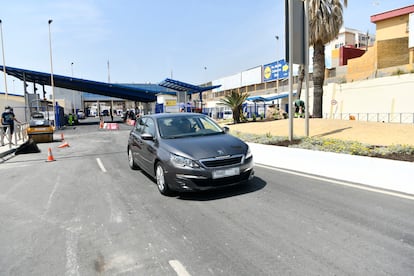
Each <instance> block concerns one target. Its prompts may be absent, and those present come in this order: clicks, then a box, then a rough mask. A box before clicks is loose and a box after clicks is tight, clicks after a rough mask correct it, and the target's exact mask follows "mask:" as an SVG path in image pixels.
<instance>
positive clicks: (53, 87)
mask: <svg viewBox="0 0 414 276" xmlns="http://www.w3.org/2000/svg"><path fill="white" fill-rule="evenodd" d="M52 22H53V20H52V19H49V21H48V24H49V49H50V85H51V87H52V102H53V104H52V105H53V117H54V120H55V127H59V125H58V120H57V115H56V107H55V106H56V103H55V83H54V80H53V61H52V36H51V32H50V24H52Z"/></svg>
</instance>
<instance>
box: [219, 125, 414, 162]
mask: <svg viewBox="0 0 414 276" xmlns="http://www.w3.org/2000/svg"><path fill="white" fill-rule="evenodd" d="M227 126H228V127H229V128H230V130H231V131H238V132H241V133H251V134H259V135H272V136H282V137H283V136H285V137H288V136H289V120H275V121H258V122H248V123H241V124H230V125H227ZM293 134H294V137H301V136H302V137H304V136H306V135H305V120H304V119H294V121H293ZM309 136H310V137H315V138H318V137H319V138H326V139H328V138H333V139H339V140H343V141H357V142H360V143H363V144H368V145H371V147H387V146H390V145H411V146H414V125H413V124H393V123H375V122H361V121H342V120H329V119H310V120H309ZM300 143H301V139H296V138H295V139H293V140H292V141H289V140H288V139H286V140H280V141H277V142H273V143H272V145H275V146H284V147H288V146H290V145H297V144H300ZM371 156H372V157H377V158H385V159H392V160H400V161H409V162H414V155H413V154H404V153H389V154H385V155H380V154H373V155H371Z"/></svg>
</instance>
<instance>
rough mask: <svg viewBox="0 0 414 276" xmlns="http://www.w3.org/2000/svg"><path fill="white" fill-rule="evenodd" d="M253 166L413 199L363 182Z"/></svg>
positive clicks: (264, 166)
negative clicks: (355, 182) (351, 181)
mask: <svg viewBox="0 0 414 276" xmlns="http://www.w3.org/2000/svg"><path fill="white" fill-rule="evenodd" d="M255 166H258V167H262V168H266V169H270V170H275V171H280V172H284V173H289V174H294V175H299V176H303V177H307V178H311V179H316V180H320V181H324V182H330V183H334V184H338V185H342V186H347V187H352V188H356V189H360V190H365V191H370V192H374V193H379V194H384V195H390V196H395V197H399V198H404V199H409V200H414V196H411V195H407V194H402V193H398V192H392V191H387V190H382V189H378V188H375V187H368V186H364V185H363V184H361V185H359V184H352V183H349V182H344V181H341V180H334V179H329V178H324V177H319V176H314V175H309V174H306V173H300V172H295V171H290V170H285V169H280V168H275V167H272V166H267V165H261V164H255Z"/></svg>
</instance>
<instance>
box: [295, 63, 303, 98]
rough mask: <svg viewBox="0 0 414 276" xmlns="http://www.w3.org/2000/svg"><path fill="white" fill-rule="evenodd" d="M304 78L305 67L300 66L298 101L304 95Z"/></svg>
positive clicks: (297, 90)
mask: <svg viewBox="0 0 414 276" xmlns="http://www.w3.org/2000/svg"><path fill="white" fill-rule="evenodd" d="M304 78H305V67H304V66H303V64H300V65H299V68H298V86H297V89H296V98H297V99H300V95H301V94H302V83H303V79H304Z"/></svg>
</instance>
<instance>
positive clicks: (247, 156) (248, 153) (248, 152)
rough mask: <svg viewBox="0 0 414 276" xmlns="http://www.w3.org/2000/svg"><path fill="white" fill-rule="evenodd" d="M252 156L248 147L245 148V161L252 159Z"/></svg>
mask: <svg viewBox="0 0 414 276" xmlns="http://www.w3.org/2000/svg"><path fill="white" fill-rule="evenodd" d="M252 156H253V154H252V151H251V150H250V147H247V153H246V159H249V158H252Z"/></svg>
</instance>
